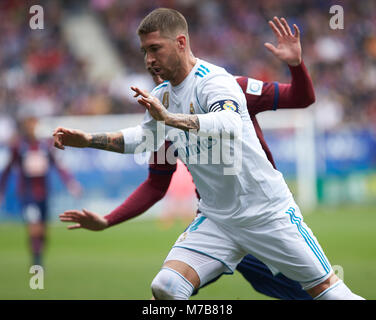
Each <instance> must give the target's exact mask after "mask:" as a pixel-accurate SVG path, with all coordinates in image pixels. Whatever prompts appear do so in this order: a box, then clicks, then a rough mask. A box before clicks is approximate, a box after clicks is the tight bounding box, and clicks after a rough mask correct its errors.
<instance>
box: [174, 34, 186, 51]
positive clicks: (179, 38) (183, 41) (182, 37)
mask: <svg viewBox="0 0 376 320" xmlns="http://www.w3.org/2000/svg"><path fill="white" fill-rule="evenodd" d="M176 42H177V44H178V48H179V49H181V50H183V49H185V47H186V46H187V37H186V36H185V35H184V34H179V35H178V36H177V37H176Z"/></svg>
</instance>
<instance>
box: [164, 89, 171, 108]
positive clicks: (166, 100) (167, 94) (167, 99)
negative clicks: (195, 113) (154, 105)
mask: <svg viewBox="0 0 376 320" xmlns="http://www.w3.org/2000/svg"><path fill="white" fill-rule="evenodd" d="M169 95H170V94H169V92H168V91H167V92H165V93H164V94H163V99H162V104H163V105H164V106H165V108H166V109H168V106H169Z"/></svg>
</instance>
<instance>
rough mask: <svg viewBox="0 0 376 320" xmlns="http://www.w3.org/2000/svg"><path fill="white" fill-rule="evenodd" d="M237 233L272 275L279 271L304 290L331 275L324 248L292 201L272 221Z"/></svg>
mask: <svg viewBox="0 0 376 320" xmlns="http://www.w3.org/2000/svg"><path fill="white" fill-rule="evenodd" d="M238 234H240V236H241V237H242V238H241V240H240V241H241V243H242V246H243V247H244V249H245V250H248V251H249V252H250V253H252V254H253V255H255V256H256V257H257V258H258V259H259V260H261V261H262V262H264V263H265V264H266V265H268V266H269V267H270V269H271V270H274V272H276V271H279V272H281V273H283V274H284V275H285V276H286V277H288V278H290V279H292V280H295V281H298V282H300V283H301V285H302V287H303V288H304V289H306V290H307V289H310V288H312V287H314V286H315V285H317V284H319V283H320V282H322V281H324V280H326V279H327V278H328V277H329V276H330V274H331V273H332V268H331V265H330V263H329V261H328V259H327V257H326V256H325V254H324V251H323V249H322V248H321V246H320V244H319V242H318V240H317V239H316V237H315V236H314V235H313V233H312V231H311V229H310V228H309V227H308V226H307V225H306V224H305V222H304V221H303V216H302V215H301V213H300V210H299V207H298V206H297V205H296V204H295V203H294V202H292V203H291V204H290V206H289V207H287V208H286V210H283V211H282V212H279V213H276V214H275V216H274V217H273V218H269V219H267V220H266V221H264V222H263V223H260V224H258V225H256V226H251V227H249V228H245V229H244V230H242V231H241V232H239V233H238Z"/></svg>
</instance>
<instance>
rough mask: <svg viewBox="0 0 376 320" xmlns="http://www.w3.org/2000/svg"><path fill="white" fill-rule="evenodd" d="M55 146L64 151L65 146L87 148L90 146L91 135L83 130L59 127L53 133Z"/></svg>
mask: <svg viewBox="0 0 376 320" xmlns="http://www.w3.org/2000/svg"><path fill="white" fill-rule="evenodd" d="M52 135H53V137H54V146H55V147H56V148H58V149H61V150H64V149H65V147H64V146H69V147H76V148H86V147H88V146H89V142H90V134H87V133H85V132H84V131H81V130H76V129H68V128H63V127H58V128H56V129H55V130H54V132H53V134H52Z"/></svg>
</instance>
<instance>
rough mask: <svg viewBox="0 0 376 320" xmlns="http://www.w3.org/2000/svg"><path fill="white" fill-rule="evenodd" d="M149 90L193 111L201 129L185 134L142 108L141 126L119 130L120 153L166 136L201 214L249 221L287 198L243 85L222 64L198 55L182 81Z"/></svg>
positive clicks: (172, 107) (174, 108)
mask: <svg viewBox="0 0 376 320" xmlns="http://www.w3.org/2000/svg"><path fill="white" fill-rule="evenodd" d="M151 94H152V95H154V96H156V97H157V98H158V99H159V100H160V101H161V102H162V103H163V105H164V106H165V107H166V108H168V111H169V112H172V113H180V114H196V115H197V116H198V118H199V122H200V130H199V131H198V132H197V133H196V134H190V133H188V132H186V131H183V130H180V129H176V128H173V127H169V126H163V125H160V124H158V125H157V121H155V120H154V119H153V118H152V117H151V116H150V114H149V113H148V112H146V114H145V118H144V121H143V123H142V124H141V125H140V126H137V127H134V128H127V129H124V130H122V132H123V135H124V142H125V153H133V152H143V151H145V150H147V149H148V150H150V151H156V150H158V149H159V147H160V146H161V145H162V144H163V143H164V141H165V139H167V140H170V141H171V142H172V145H173V146H174V148H175V150H177V153H178V156H179V158H180V159H181V160H182V161H183V162H184V163H186V165H187V166H188V169H189V171H190V173H191V174H192V177H193V180H194V183H195V184H196V187H197V189H198V192H199V193H200V196H201V200H200V203H199V210H200V211H201V212H202V213H203V214H204V215H205V216H207V217H208V218H209V219H211V220H213V221H216V222H219V223H225V224H229V225H250V224H252V223H253V222H255V221H256V220H258V218H262V217H263V216H265V217H266V216H268V215H270V214H274V212H276V211H278V210H281V208H283V207H284V206H286V203H288V202H289V201H290V200H291V198H292V196H291V193H290V191H289V189H288V187H287V185H286V183H285V181H284V179H283V176H282V174H281V173H280V172H279V171H277V170H275V169H274V168H273V166H272V165H271V163H270V162H269V161H268V159H267V157H266V155H265V152H264V151H263V150H262V147H261V144H260V142H259V140H258V138H257V136H256V133H255V130H254V127H253V125H252V122H251V120H250V116H249V114H248V110H247V105H246V99H245V96H244V94H243V91H242V89H241V88H240V86H239V85H238V83H237V82H236V80H235V78H234V77H233V76H232V75H230V74H229V73H228V72H227V71H226V70H225V69H223V68H221V67H218V66H215V65H213V64H210V63H208V62H206V61H203V60H200V59H197V62H196V64H195V66H194V67H193V69H192V70H191V72H190V73H189V74H188V76H187V77H186V78H185V79H184V81H183V82H182V83H180V84H179V85H178V86H172V85H171V83H170V82H168V81H165V82H163V83H162V84H160V85H159V86H157V87H156V88H154V90H153V91H152V93H151ZM158 127H159V129H162V133H161V130H159V131H158V132H157V128H158ZM163 131H165V132H163ZM147 133H149V138H150V136H151V135H150V133H152V134H153V139H152V143H150V141H151V140H150V139H149V140H148V139H146V140H148V141H149V142H148V143H145V135H146V136H147ZM221 135H222V136H221ZM143 136H144V139H143ZM221 137H222V139H221ZM143 143H144V144H143ZM142 144H143V148H140V146H141V145H142Z"/></svg>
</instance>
